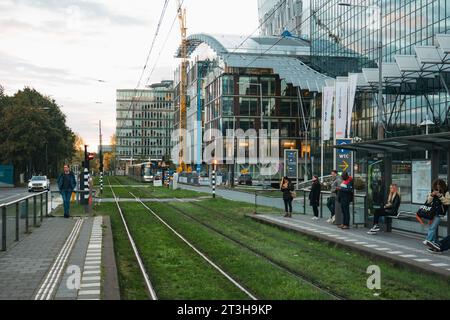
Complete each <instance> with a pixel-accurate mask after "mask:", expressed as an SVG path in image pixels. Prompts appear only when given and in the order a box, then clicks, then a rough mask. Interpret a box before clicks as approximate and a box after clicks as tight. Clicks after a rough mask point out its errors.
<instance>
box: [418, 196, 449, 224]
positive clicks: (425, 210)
mask: <svg viewBox="0 0 450 320" xmlns="http://www.w3.org/2000/svg"><path fill="white" fill-rule="evenodd" d="M442 215H445V208H444V206H443V205H442V202H441V200H439V199H438V198H434V199H433V201H432V202H431V203H425V204H424V205H423V206H421V207H420V208H419V210H418V211H417V214H416V218H417V220H419V222H420V223H421V224H424V223H423V220H422V219H427V220H430V221H431V220H433V219H434V218H435V217H436V216H442Z"/></svg>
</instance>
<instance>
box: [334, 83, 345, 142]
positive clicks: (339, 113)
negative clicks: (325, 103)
mask: <svg viewBox="0 0 450 320" xmlns="http://www.w3.org/2000/svg"><path fill="white" fill-rule="evenodd" d="M347 105H348V83H347V82H343V81H338V82H336V100H335V110H334V130H335V138H336V139H344V138H345V133H346V129H347V111H348V108H347Z"/></svg>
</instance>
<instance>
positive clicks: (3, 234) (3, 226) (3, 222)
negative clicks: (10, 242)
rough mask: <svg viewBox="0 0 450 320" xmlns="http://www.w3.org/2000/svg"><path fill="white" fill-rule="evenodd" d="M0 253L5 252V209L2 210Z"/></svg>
mask: <svg viewBox="0 0 450 320" xmlns="http://www.w3.org/2000/svg"><path fill="white" fill-rule="evenodd" d="M2 251H6V207H3V208H2Z"/></svg>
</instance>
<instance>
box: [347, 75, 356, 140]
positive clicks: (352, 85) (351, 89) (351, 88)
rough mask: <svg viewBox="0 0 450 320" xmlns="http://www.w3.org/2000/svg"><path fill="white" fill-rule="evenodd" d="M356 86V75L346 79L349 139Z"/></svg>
mask: <svg viewBox="0 0 450 320" xmlns="http://www.w3.org/2000/svg"><path fill="white" fill-rule="evenodd" d="M357 85H358V75H357V74H351V75H349V77H348V111H347V137H346V138H350V132H351V129H352V115H353V107H354V105H355V97H356V86H357Z"/></svg>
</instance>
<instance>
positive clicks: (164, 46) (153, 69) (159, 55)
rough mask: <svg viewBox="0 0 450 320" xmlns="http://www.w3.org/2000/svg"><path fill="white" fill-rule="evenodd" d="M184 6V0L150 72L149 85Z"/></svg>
mask: <svg viewBox="0 0 450 320" xmlns="http://www.w3.org/2000/svg"><path fill="white" fill-rule="evenodd" d="M183 4H184V0H182V1H181V4H180V6H179V7H178V10H177V13H176V14H175V18H174V19H173V22H172V25H171V26H170V29H169V32H168V33H167V36H166V39H165V40H164V43H163V45H162V47H161V50H160V51H159V53H158V56H157V58H156V61H155V64H154V65H153V67H152V69H151V71H150V74H149V76H148V78H147V83H149V82H150V79H151V77H152V75H153V72H154V71H155V69H156V65H157V64H158V62H159V59H160V58H161V54H162V52H163V51H164V49H165V48H166V45H167V41H168V40H169V37H170V35H171V34H172V30H173V27H174V26H175V22H177V18H178V11H179V10H180V9H181V7H182V6H183Z"/></svg>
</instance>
